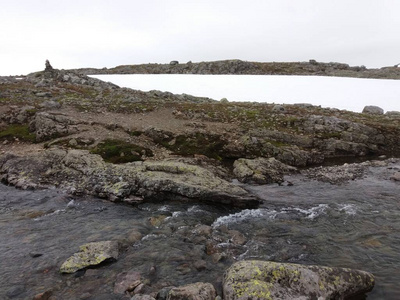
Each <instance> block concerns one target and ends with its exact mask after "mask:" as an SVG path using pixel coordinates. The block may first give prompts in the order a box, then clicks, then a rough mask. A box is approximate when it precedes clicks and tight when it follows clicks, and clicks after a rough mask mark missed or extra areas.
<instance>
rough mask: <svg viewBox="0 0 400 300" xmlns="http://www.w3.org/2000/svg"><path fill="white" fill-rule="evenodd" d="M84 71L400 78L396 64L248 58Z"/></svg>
mask: <svg viewBox="0 0 400 300" xmlns="http://www.w3.org/2000/svg"><path fill="white" fill-rule="evenodd" d="M74 71H77V72H79V73H80V74H84V75H94V74H236V75H250V74H252V75H314V76H317V75H318V76H340V77H356V78H382V79H400V68H399V67H398V65H395V66H391V67H383V68H380V69H367V68H366V67H365V66H360V67H358V66H357V67H351V66H349V65H348V64H343V63H336V62H330V63H322V62H317V61H315V60H310V61H309V62H248V61H242V60H223V61H211V62H199V63H192V62H190V61H189V62H187V63H179V62H177V61H172V62H171V63H169V64H142V65H123V66H117V67H115V68H110V69H107V68H103V69H94V68H83V69H77V70H74Z"/></svg>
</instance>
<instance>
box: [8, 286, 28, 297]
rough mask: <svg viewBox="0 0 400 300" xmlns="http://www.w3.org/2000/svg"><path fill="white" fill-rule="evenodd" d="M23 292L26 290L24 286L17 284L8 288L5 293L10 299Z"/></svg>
mask: <svg viewBox="0 0 400 300" xmlns="http://www.w3.org/2000/svg"><path fill="white" fill-rule="evenodd" d="M25 292H26V289H25V286H23V285H17V286H13V287H12V288H10V289H9V290H8V291H7V293H6V296H7V297H8V298H10V299H12V298H15V297H18V296H20V295H21V294H22V293H25Z"/></svg>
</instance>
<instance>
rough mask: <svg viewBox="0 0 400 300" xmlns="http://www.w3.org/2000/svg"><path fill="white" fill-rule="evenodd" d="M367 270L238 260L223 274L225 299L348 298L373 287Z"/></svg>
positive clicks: (372, 280) (372, 279)
mask: <svg viewBox="0 0 400 300" xmlns="http://www.w3.org/2000/svg"><path fill="white" fill-rule="evenodd" d="M374 284H375V280H374V276H373V275H372V274H370V273H368V272H364V271H359V270H352V269H345V268H329V267H322V266H306V265H298V264H286V263H275V262H270V261H240V262H237V263H235V264H234V265H232V266H231V267H230V268H229V269H228V270H227V271H226V273H225V275H224V282H223V293H224V299H225V300H234V299H235V300H245V299H246V300H250V299H252V300H253V299H254V300H255V299H287V300H289V299H304V300H306V299H347V298H349V297H353V296H356V295H363V294H365V293H367V292H369V291H371V290H372V289H373V287H374Z"/></svg>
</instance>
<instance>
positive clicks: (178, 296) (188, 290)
mask: <svg viewBox="0 0 400 300" xmlns="http://www.w3.org/2000/svg"><path fill="white" fill-rule="evenodd" d="M215 297H216V292H215V288H214V286H213V285H212V284H211V283H203V282H196V283H192V284H187V285H184V286H180V287H176V288H172V289H171V290H170V291H169V293H168V296H167V300H215Z"/></svg>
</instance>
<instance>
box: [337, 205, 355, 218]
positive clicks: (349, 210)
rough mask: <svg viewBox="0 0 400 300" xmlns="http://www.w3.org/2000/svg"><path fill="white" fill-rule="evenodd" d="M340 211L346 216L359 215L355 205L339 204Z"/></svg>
mask: <svg viewBox="0 0 400 300" xmlns="http://www.w3.org/2000/svg"><path fill="white" fill-rule="evenodd" d="M339 211H340V212H344V213H345V214H346V215H350V216H354V215H355V214H356V213H357V206H355V205H354V204H339Z"/></svg>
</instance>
